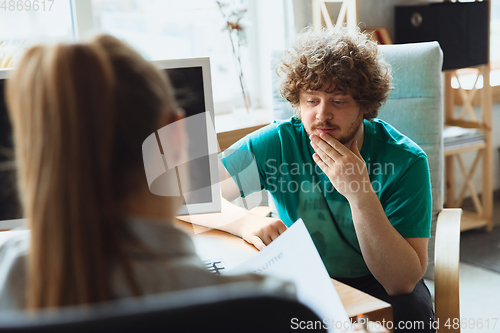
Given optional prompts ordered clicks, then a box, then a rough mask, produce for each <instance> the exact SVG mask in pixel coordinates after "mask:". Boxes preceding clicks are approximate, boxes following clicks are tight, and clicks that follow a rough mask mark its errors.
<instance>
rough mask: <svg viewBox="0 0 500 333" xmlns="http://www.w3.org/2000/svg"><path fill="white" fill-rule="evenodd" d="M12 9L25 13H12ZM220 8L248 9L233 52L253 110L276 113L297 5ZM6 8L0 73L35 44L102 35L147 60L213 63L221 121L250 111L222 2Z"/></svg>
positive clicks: (243, 1)
mask: <svg viewBox="0 0 500 333" xmlns="http://www.w3.org/2000/svg"><path fill="white" fill-rule="evenodd" d="M11 2H15V3H16V6H18V5H17V4H18V3H19V4H22V5H23V6H24V7H23V8H24V9H23V10H18V9H20V7H21V6H20V7H19V8H18V7H16V8H15V10H9V6H10V3H11ZM35 2H36V3H37V9H38V10H36V11H35V10H33V8H34V7H33V6H34V3H35ZM221 2H223V3H229V4H231V7H227V8H225V12H226V13H228V12H231V11H232V12H234V11H236V10H238V9H246V11H245V12H244V14H243V15H242V19H241V21H240V23H242V25H243V26H244V31H243V32H244V34H243V35H240V37H241V38H240V39H237V38H235V37H236V36H235V35H234V33H233V42H234V46H235V51H237V44H238V41H240V44H241V49H240V51H241V53H240V60H241V65H242V71H243V82H244V85H245V92H246V94H247V96H250V97H251V98H250V100H251V103H252V106H253V107H254V108H257V107H264V108H266V109H270V108H271V106H272V88H271V55H272V54H273V52H275V51H276V50H283V49H284V48H285V41H286V40H287V39H288V38H289V37H290V36H292V35H293V34H294V32H295V31H294V26H293V11H292V0H277V1H267V0H221ZM3 3H5V4H6V9H5V10H4V9H3V8H0V42H2V44H0V66H1V64H2V61H3V63H7V62H8V66H10V67H13V66H15V58H16V56H15V55H19V54H20V53H21V52H22V50H23V49H25V48H26V47H27V46H29V45H31V44H34V43H38V42H41V41H60V40H69V41H72V40H75V39H85V38H86V37H88V36H89V35H90V34H95V33H99V32H104V33H109V34H112V35H114V36H116V37H118V38H120V39H123V40H125V41H127V42H128V43H129V44H131V45H132V46H133V47H134V48H135V49H137V50H138V51H139V52H140V53H141V54H142V55H143V56H144V57H145V58H146V59H149V60H161V59H178V58H190V57H210V61H211V71H212V88H213V95H214V101H215V111H216V113H225V112H230V111H232V110H234V109H235V108H243V107H244V99H243V94H242V88H241V84H240V79H239V73H240V71H239V62H238V60H237V59H238V58H237V57H236V56H235V52H234V51H233V45H232V44H231V40H230V38H229V33H228V31H227V30H225V29H224V28H225V27H226V25H227V21H226V20H225V18H224V16H223V15H222V13H221V9H220V8H219V6H218V4H217V1H216V0H182V1H179V0H78V1H76V0H15V1H9V0H0V6H1V5H2V4H3ZM42 3H45V10H42ZM28 4H29V5H30V9H27V8H26V5H28ZM49 4H51V7H50V8H49V7H48V6H49ZM10 9H14V7H10ZM2 59H3V60H2Z"/></svg>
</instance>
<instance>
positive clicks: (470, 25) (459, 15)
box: [395, 1, 489, 70]
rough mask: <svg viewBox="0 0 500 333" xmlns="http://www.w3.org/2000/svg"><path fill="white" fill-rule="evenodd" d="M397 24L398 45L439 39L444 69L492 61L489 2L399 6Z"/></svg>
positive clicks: (397, 8)
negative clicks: (490, 52) (490, 58)
mask: <svg viewBox="0 0 500 333" xmlns="http://www.w3.org/2000/svg"><path fill="white" fill-rule="evenodd" d="M395 23H396V36H395V41H396V43H397V44H400V43H416V42H430V41H435V40H436V41H438V42H439V44H440V45H441V48H442V49H443V53H444V61H443V70H448V69H458V68H464V67H470V66H476V65H483V64H487V63H488V59H489V54H488V38H489V36H488V2H487V1H482V2H455V3H452V2H440V3H432V4H428V5H419V6H396V17H395Z"/></svg>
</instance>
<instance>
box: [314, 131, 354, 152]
mask: <svg viewBox="0 0 500 333" xmlns="http://www.w3.org/2000/svg"><path fill="white" fill-rule="evenodd" d="M319 137H320V139H322V140H323V141H325V142H326V143H327V144H328V145H330V146H332V147H333V148H334V149H335V150H336V151H337V152H338V154H340V155H347V154H349V149H348V148H347V147H346V146H344V145H343V144H341V143H340V141H338V140H337V139H335V138H334V137H332V136H331V135H330V134H326V133H321V134H320V135H319Z"/></svg>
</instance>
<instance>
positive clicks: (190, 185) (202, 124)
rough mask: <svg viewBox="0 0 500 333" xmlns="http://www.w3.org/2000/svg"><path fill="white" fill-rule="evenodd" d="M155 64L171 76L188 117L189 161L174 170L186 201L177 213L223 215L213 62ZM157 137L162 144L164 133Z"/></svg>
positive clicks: (193, 61) (177, 61)
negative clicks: (214, 101) (221, 212)
mask: <svg viewBox="0 0 500 333" xmlns="http://www.w3.org/2000/svg"><path fill="white" fill-rule="evenodd" d="M153 63H154V64H155V65H156V66H157V67H158V68H159V69H161V70H163V71H165V73H167V74H168V76H169V78H170V81H171V82H172V85H173V86H174V89H175V91H176V98H177V101H178V102H179V104H180V106H181V107H182V108H183V109H184V111H185V116H186V120H185V121H184V120H183V121H184V125H185V127H186V129H187V134H188V156H189V158H188V161H186V163H183V164H182V165H179V166H176V170H175V171H176V173H177V177H178V179H179V180H180V181H179V182H178V183H179V190H180V192H181V193H182V195H183V196H184V200H185V204H184V205H183V206H182V207H181V209H180V211H179V212H178V213H179V215H185V214H199V213H209V212H220V211H221V195H220V184H219V174H218V156H217V152H218V146H217V137H216V134H215V125H214V119H215V118H214V103H213V97H212V81H211V74H210V59H209V58H192V59H178V60H163V61H154V62H153ZM158 134H159V135H158V137H159V138H160V141H161V132H160V131H158ZM171 144H172V143H171ZM173 144H175V143H173ZM163 146H164V145H163ZM146 173H148V170H147V168H146ZM150 189H152V188H151V186H150ZM152 192H153V193H155V192H154V191H152ZM160 192H161V191H160ZM160 195H161V194H160Z"/></svg>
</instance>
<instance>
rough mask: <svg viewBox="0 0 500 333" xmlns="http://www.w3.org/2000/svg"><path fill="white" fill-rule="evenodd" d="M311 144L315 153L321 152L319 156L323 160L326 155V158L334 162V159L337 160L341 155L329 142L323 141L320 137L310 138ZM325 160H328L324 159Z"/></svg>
mask: <svg viewBox="0 0 500 333" xmlns="http://www.w3.org/2000/svg"><path fill="white" fill-rule="evenodd" d="M315 141H316V142H315ZM311 146H312V147H313V148H314V150H315V151H316V153H318V154H319V153H322V155H321V157H322V158H323V160H325V159H326V157H328V159H330V160H332V162H335V160H336V159H337V160H338V159H340V158H341V157H342V155H341V154H340V153H339V152H338V151H337V149H335V148H334V147H332V146H331V145H330V144H329V143H327V142H325V141H323V140H322V139H321V138H313V140H311ZM325 162H328V161H327V160H325Z"/></svg>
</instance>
